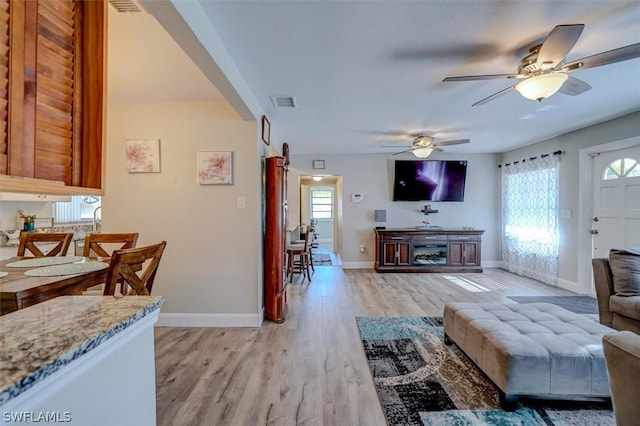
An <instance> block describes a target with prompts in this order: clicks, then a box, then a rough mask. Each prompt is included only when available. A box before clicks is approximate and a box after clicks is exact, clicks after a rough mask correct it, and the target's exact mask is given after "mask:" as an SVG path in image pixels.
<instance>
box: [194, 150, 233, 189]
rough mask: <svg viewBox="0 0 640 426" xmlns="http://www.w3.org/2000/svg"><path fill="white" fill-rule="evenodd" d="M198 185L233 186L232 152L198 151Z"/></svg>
mask: <svg viewBox="0 0 640 426" xmlns="http://www.w3.org/2000/svg"><path fill="white" fill-rule="evenodd" d="M198 183H199V184H200V185H231V184H233V152H232V151H206V150H200V151H198Z"/></svg>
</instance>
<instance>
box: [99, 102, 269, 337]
mask: <svg viewBox="0 0 640 426" xmlns="http://www.w3.org/2000/svg"><path fill="white" fill-rule="evenodd" d="M107 117H108V134H107V140H108V143H107V173H106V175H107V180H106V192H105V195H104V197H103V201H102V205H103V211H102V218H103V225H102V226H103V227H102V230H103V232H126V231H138V232H139V233H140V237H139V240H138V246H143V245H146V244H152V243H155V242H158V241H161V240H166V241H167V248H166V250H165V254H164V256H163V258H162V262H161V264H160V268H159V272H158V276H157V278H156V283H155V285H154V289H153V293H154V294H156V295H162V296H165V297H166V299H167V302H166V304H165V306H164V307H163V309H162V314H161V320H160V323H161V324H165V325H166V324H173V325H258V324H259V322H260V320H261V314H260V313H261V309H262V304H263V303H262V231H261V230H262V208H263V206H262V196H261V189H260V188H261V179H262V175H261V169H262V161H261V155H262V152H263V151H264V150H265V148H266V145H264V144H263V143H262V141H260V140H259V134H258V125H257V123H256V121H244V120H242V119H241V118H240V117H239V116H238V114H237V113H236V112H235V111H234V110H233V109H232V108H231V107H230V106H229V105H228V104H227V103H226V102H222V101H221V102H191V103H188V102H181V103H110V105H109V108H108V115H107ZM156 138H157V139H160V140H161V172H160V173H145V174H129V173H127V171H126V164H125V140H126V139H156ZM198 149H210V150H220V151H233V154H234V158H233V163H234V164H233V167H234V171H233V180H234V182H233V185H198V182H197V178H196V152H197V150H198ZM240 196H242V197H245V199H246V208H245V209H238V208H237V197H240Z"/></svg>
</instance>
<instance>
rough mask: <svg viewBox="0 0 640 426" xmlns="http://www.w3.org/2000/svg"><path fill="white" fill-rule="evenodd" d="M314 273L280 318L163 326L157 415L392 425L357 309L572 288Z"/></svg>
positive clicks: (174, 420) (503, 278)
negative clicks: (256, 323) (241, 324)
mask: <svg viewBox="0 0 640 426" xmlns="http://www.w3.org/2000/svg"><path fill="white" fill-rule="evenodd" d="M465 278H470V279H471V280H472V281H473V282H480V283H481V284H482V286H483V287H484V288H485V289H487V290H488V291H478V290H480V289H479V288H477V287H473V286H469V283H468V282H465V280H464V279H465ZM312 279H313V280H312V282H311V283H310V284H308V283H306V282H305V283H304V284H302V285H300V284H296V285H292V286H290V289H289V312H288V316H287V320H286V322H284V323H283V324H274V323H271V322H265V323H264V324H263V326H262V327H261V328H259V329H258V328H170V327H157V328H156V331H155V336H156V337H155V343H156V377H157V379H156V386H157V418H158V424H159V425H225V426H226V425H278V426H279V425H367V426H376V425H385V424H386V423H385V420H384V416H383V414H382V410H381V408H380V404H379V403H378V397H377V395H376V391H375V389H374V386H373V381H372V379H371V375H370V374H369V370H368V367H367V363H366V361H365V357H364V353H363V351H362V346H361V342H360V339H359V334H358V330H357V327H356V323H355V320H354V318H355V317H357V316H440V315H442V309H443V306H444V303H445V302H448V301H465V302H466V301H482V302H501V303H502V302H512V301H511V300H510V299H508V298H507V296H513V295H532V296H537V295H568V294H572V293H569V292H567V291H564V290H561V289H556V288H552V287H549V286H546V285H544V284H541V283H539V282H537V281H533V280H529V279H526V278H523V277H519V276H517V275H513V274H510V273H508V272H505V271H503V270H500V269H485V272H484V273H483V274H450V275H449V278H447V274H396V273H385V274H377V273H376V272H375V271H373V270H346V271H343V270H342V269H340V268H339V267H334V266H318V267H316V272H315V274H314V275H313V276H312ZM456 279H458V280H460V279H461V281H459V282H458V284H455V283H454V281H456ZM452 280H453V281H452ZM471 290H472V291H471Z"/></svg>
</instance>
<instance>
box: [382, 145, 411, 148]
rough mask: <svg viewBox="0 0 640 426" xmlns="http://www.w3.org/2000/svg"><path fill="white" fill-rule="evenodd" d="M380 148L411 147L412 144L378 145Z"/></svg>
mask: <svg viewBox="0 0 640 426" xmlns="http://www.w3.org/2000/svg"><path fill="white" fill-rule="evenodd" d="M380 148H394V149H398V148H413V145H387V144H385V145H380Z"/></svg>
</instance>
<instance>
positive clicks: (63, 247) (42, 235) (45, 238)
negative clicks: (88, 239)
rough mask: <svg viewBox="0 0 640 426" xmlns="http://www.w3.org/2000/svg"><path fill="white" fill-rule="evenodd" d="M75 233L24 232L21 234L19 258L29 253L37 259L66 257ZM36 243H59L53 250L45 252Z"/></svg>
mask: <svg viewBox="0 0 640 426" xmlns="http://www.w3.org/2000/svg"><path fill="white" fill-rule="evenodd" d="M72 238H73V232H23V233H21V234H20V244H19V245H18V253H17V255H18V256H25V253H26V252H27V251H29V252H31V254H33V256H35V257H45V256H66V255H67V250H69V244H71V239H72ZM36 243H43V244H44V243H57V244H56V245H55V246H54V247H53V248H52V249H51V250H49V251H46V252H43V251H42V250H40V248H38V246H37V245H36Z"/></svg>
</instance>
